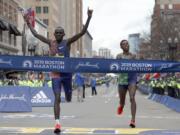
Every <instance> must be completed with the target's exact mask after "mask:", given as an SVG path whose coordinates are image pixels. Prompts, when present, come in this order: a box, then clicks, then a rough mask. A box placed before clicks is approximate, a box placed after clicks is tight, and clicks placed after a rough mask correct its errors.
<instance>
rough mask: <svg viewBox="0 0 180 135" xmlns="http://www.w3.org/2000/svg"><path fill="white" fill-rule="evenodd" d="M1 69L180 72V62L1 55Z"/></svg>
mask: <svg viewBox="0 0 180 135" xmlns="http://www.w3.org/2000/svg"><path fill="white" fill-rule="evenodd" d="M0 69H6V70H7V69H12V70H23V71H25V70H34V71H59V72H88V73H92V72H93V73H120V72H136V73H150V72H180V62H172V61H158V60H117V59H101V58H93V59H91V58H55V57H30V56H4V55H1V58H0Z"/></svg>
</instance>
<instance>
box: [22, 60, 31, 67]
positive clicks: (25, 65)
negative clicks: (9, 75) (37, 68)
mask: <svg viewBox="0 0 180 135" xmlns="http://www.w3.org/2000/svg"><path fill="white" fill-rule="evenodd" d="M23 67H29V68H31V67H32V62H31V61H30V60H26V61H24V62H23Z"/></svg>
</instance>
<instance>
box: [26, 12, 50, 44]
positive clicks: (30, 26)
mask: <svg viewBox="0 0 180 135" xmlns="http://www.w3.org/2000/svg"><path fill="white" fill-rule="evenodd" d="M24 20H25V21H26V23H27V25H28V27H29V29H30V30H31V32H32V34H33V35H34V36H35V37H36V38H38V39H39V40H41V41H42V42H44V43H46V44H48V45H50V42H51V41H50V40H49V39H48V38H46V37H44V36H42V35H40V34H38V33H37V31H36V30H35V29H34V28H33V27H32V25H31V23H30V22H29V16H27V15H26V16H24Z"/></svg>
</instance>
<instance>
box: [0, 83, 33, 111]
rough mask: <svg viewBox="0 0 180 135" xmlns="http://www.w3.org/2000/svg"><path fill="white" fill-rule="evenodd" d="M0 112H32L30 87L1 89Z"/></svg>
mask: <svg viewBox="0 0 180 135" xmlns="http://www.w3.org/2000/svg"><path fill="white" fill-rule="evenodd" d="M0 112H32V105H31V93H30V89H29V87H17V86H13V87H11V86H8V87H0Z"/></svg>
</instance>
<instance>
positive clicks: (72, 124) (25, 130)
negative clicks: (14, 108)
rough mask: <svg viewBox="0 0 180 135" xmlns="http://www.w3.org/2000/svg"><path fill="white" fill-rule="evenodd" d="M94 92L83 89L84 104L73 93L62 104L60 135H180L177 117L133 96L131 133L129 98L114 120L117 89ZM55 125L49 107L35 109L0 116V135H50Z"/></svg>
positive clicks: (166, 109)
mask: <svg viewBox="0 0 180 135" xmlns="http://www.w3.org/2000/svg"><path fill="white" fill-rule="evenodd" d="M97 92H98V95H97V96H91V89H90V88H86V98H85V101H84V102H82V103H79V102H77V98H76V91H74V93H73V101H72V103H62V104H61V124H62V133H61V134H77V135H79V134H106V135H107V134H108V135H111V134H123V135H124V134H134V135H135V134H140V135H159V134H163V135H171V134H172V135H180V131H178V130H180V113H177V112H175V111H172V110H170V109H168V108H167V107H165V106H163V105H161V104H159V103H156V102H153V101H151V100H148V99H147V95H143V94H141V93H140V92H137V94H136V100H137V117H136V118H137V119H136V126H137V127H136V128H135V129H131V128H130V127H129V122H130V119H131V113H130V102H129V95H127V99H126V106H125V109H124V113H123V114H122V115H121V116H117V115H116V110H117V106H118V100H119V99H118V95H117V88H116V86H115V85H112V84H111V85H110V87H109V88H106V87H105V86H104V85H102V86H98V87H97ZM54 124H55V122H54V117H53V108H52V107H41V108H40V107H34V108H33V111H32V112H31V113H0V135H1V134H2V135H9V134H13V135H14V134H16V135H17V134H20V135H22V134H23V135H36V134H38V135H51V134H52V135H53V134H54V133H53V127H54ZM159 130H160V131H161V132H163V133H160V131H159ZM143 131H145V132H144V133H143ZM149 132H150V133H149ZM155 132H157V133H155Z"/></svg>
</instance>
